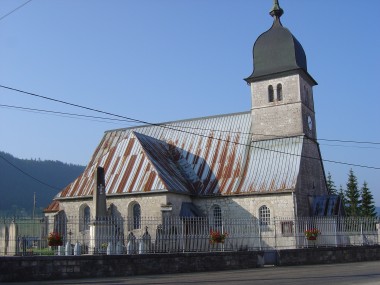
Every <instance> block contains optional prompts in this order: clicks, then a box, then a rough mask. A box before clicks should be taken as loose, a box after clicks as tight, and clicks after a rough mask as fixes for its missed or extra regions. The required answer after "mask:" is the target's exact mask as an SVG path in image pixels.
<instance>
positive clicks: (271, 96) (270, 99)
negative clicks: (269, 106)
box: [268, 85, 274, 102]
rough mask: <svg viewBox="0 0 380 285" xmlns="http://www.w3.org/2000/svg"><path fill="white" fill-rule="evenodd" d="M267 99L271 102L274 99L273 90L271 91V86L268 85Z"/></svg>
mask: <svg viewBox="0 0 380 285" xmlns="http://www.w3.org/2000/svg"><path fill="white" fill-rule="evenodd" d="M268 101H269V102H273V101H274V92H273V86H272V85H269V86H268Z"/></svg>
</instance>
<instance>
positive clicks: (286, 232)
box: [281, 221, 293, 236]
mask: <svg viewBox="0 0 380 285" xmlns="http://www.w3.org/2000/svg"><path fill="white" fill-rule="evenodd" d="M281 233H282V235H283V236H292V235H293V221H282V222H281Z"/></svg>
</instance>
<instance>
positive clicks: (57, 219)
mask: <svg viewBox="0 0 380 285" xmlns="http://www.w3.org/2000/svg"><path fill="white" fill-rule="evenodd" d="M54 231H55V232H56V233H59V234H60V235H61V236H63V237H65V236H66V232H67V216H66V213H65V211H63V210H62V211H59V212H58V214H56V215H55V216H54Z"/></svg>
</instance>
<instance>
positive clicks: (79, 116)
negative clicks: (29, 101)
mask: <svg viewBox="0 0 380 285" xmlns="http://www.w3.org/2000/svg"><path fill="white" fill-rule="evenodd" d="M0 107H2V108H9V109H16V110H21V111H25V112H32V113H42V114H51V115H55V116H59V117H66V118H71V119H82V118H83V119H84V120H86V119H88V120H89V121H94V122H102V123H114V122H123V123H124V124H125V122H131V121H130V120H127V119H117V118H109V117H100V116H90V115H84V114H77V113H67V112H59V111H52V110H46V109H36V108H29V107H22V106H14V105H5V104H0ZM110 121H111V122H110ZM114 124H115V123H114ZM125 125H127V126H130V127H135V126H136V125H131V124H125ZM163 125H167V124H163ZM171 126H172V127H175V128H183V129H192V130H201V131H213V132H220V133H234V134H243V135H244V134H245V135H253V133H251V132H237V131H227V130H218V129H208V128H196V127H190V126H178V125H171ZM254 135H260V136H265V135H264V134H257V133H255V134H254ZM271 137H273V136H271ZM275 137H276V138H282V137H281V136H275ZM321 140H322V141H331V142H346V143H357V144H372V145H377V144H378V143H376V142H358V141H344V140H333V139H317V141H321ZM320 145H325V146H331V147H345V148H347V147H351V148H361V149H379V148H377V147H371V146H353V145H349V146H347V145H333V144H325V143H320Z"/></svg>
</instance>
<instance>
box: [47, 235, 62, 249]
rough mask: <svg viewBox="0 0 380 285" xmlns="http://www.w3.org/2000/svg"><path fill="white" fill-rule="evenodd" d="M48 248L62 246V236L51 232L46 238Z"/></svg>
mask: <svg viewBox="0 0 380 285" xmlns="http://www.w3.org/2000/svg"><path fill="white" fill-rule="evenodd" d="M48 245H49V246H59V245H63V239H62V236H61V235H60V234H59V233H57V232H51V233H50V234H49V237H48Z"/></svg>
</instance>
